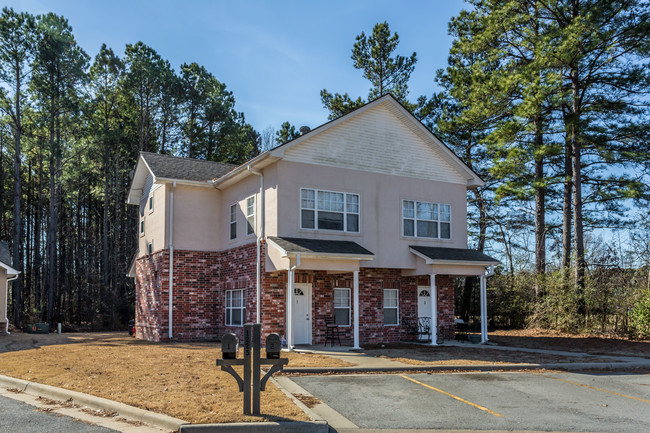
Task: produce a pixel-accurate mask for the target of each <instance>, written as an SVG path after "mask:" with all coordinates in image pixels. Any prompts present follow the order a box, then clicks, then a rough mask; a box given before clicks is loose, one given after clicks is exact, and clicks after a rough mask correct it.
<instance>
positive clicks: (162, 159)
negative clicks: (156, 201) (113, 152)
mask: <svg viewBox="0 0 650 433" xmlns="http://www.w3.org/2000/svg"><path fill="white" fill-rule="evenodd" d="M140 154H141V155H142V157H143V158H144V160H145V162H146V163H147V165H148V166H149V168H150V169H151V171H153V174H154V176H156V177H160V178H165V179H178V180H190V181H196V182H206V181H208V180H212V179H216V178H218V177H221V176H223V175H224V174H226V173H228V172H229V171H231V170H232V169H234V168H235V167H238V166H237V165H234V164H226V163H223V162H212V161H203V160H200V159H191V158H179V157H176V156H169V155H159V154H157V153H149V152H140Z"/></svg>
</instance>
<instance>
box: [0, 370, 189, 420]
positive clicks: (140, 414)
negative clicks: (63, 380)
mask: <svg viewBox="0 0 650 433" xmlns="http://www.w3.org/2000/svg"><path fill="white" fill-rule="evenodd" d="M0 386H3V387H7V388H17V389H18V390H20V391H22V392H25V393H28V394H35V395H38V396H43V397H47V398H49V399H52V400H63V401H69V400H72V401H73V402H74V403H77V404H79V405H82V406H87V407H89V408H91V409H95V410H108V411H112V412H117V413H118V414H119V415H120V416H122V417H125V418H130V419H134V420H136V421H140V422H142V423H144V424H149V425H153V426H156V427H159V428H161V429H166V430H173V431H178V430H179V429H180V428H181V426H183V425H185V424H188V422H187V421H183V420H182V419H178V418H173V417H171V416H168V415H163V414H160V413H156V412H151V411H148V410H144V409H140V408H137V407H133V406H129V405H127V404H124V403H119V402H116V401H113V400H108V399H106V398H102V397H95V396H94V395H88V394H83V393H81V392H77V391H70V390H67V389H62V388H56V387H54V386H50V385H43V384H40V383H34V382H29V381H27V380H22V379H15V378H13V377H8V376H3V375H0Z"/></svg>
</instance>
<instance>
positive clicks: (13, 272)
mask: <svg viewBox="0 0 650 433" xmlns="http://www.w3.org/2000/svg"><path fill="white" fill-rule="evenodd" d="M0 268H3V269H4V270H5V271H7V275H20V271H17V270H15V269H14V268H12V267H11V266H9V265H8V264H6V263H4V262H0Z"/></svg>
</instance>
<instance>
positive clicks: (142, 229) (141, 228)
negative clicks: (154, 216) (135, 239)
mask: <svg viewBox="0 0 650 433" xmlns="http://www.w3.org/2000/svg"><path fill="white" fill-rule="evenodd" d="M140 236H144V217H140Z"/></svg>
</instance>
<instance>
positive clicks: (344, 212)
mask: <svg viewBox="0 0 650 433" xmlns="http://www.w3.org/2000/svg"><path fill="white" fill-rule="evenodd" d="M303 190H311V191H314V209H304V210H311V211H314V228H313V229H310V228H307V227H303V226H302V211H303V207H302V191H303ZM319 192H331V193H335V194H343V212H342V213H343V230H332V229H321V228H318V212H319V211H318V193H319ZM346 195H356V196H357V197H359V212H357V213H355V212H348V211H347V210H346V208H345V206H346V204H347V200H346ZM298 201H299V203H300V211H299V212H300V230H308V231H310V232H315V231H320V232H328V233H348V234H352V235H359V234H361V194H359V193H357V192H343V191H330V190H327V189H318V188H308V187H304V188H300V192H299V196H298ZM323 212H330V211H323ZM337 213H340V212H337ZM348 214H350V215H357V216H358V217H359V230H357V231H356V232H351V231H348V218H347V216H348Z"/></svg>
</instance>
